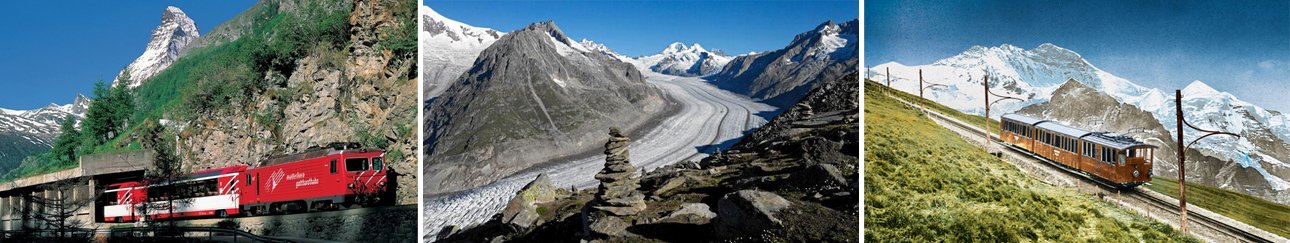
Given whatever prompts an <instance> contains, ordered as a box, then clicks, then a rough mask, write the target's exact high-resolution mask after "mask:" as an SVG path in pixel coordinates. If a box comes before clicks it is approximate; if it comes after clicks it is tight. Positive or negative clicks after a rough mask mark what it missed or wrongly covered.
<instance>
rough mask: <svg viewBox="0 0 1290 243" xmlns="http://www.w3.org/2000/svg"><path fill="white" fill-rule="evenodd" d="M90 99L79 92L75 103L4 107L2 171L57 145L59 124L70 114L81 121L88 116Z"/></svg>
mask: <svg viewBox="0 0 1290 243" xmlns="http://www.w3.org/2000/svg"><path fill="white" fill-rule="evenodd" d="M89 104H90V99H89V97H85V96H84V95H77V96H76V101H74V102H72V103H71V104H66V105H58V104H50V105H49V106H45V107H41V108H37V109H31V110H11V109H4V108H0V174H3V173H4V172H6V171H7V170H9V169H13V168H14V167H17V165H18V163H19V162H21V161H22V159H23V158H26V157H27V156H28V155H32V154H37V153H41V152H44V151H46V150H49V148H50V147H53V146H54V138H55V137H57V136H58V132H59V131H58V128H59V126H60V125H61V123H62V122H63V121H64V119H67V117H75V118H76V119H77V120H78V122H79V120H80V119H81V118H85V110H87V109H88V108H89Z"/></svg>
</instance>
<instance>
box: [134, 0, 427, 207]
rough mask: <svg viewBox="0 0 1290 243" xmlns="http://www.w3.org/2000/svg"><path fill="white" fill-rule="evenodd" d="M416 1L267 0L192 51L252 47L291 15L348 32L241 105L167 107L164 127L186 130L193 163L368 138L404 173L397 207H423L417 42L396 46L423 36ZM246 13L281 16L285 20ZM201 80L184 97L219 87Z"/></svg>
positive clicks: (274, 72) (263, 80)
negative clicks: (191, 109) (193, 109)
mask: <svg viewBox="0 0 1290 243" xmlns="http://www.w3.org/2000/svg"><path fill="white" fill-rule="evenodd" d="M416 6H417V5H416V2H415V1H390V0H384V1H376V0H373V1H365V0H357V1H342V2H331V1H307V0H281V1H274V0H268V1H262V2H260V3H257V4H256V5H255V6H254V7H252V8H251V9H248V10H246V12H244V13H242V14H241V15H239V17H237V18H234V19H233V20H230V22H228V23H225V24H223V25H221V26H222V27H223V32H222V33H226V34H223V35H208V36H207V37H204V38H203V40H204V41H205V42H204V43H207V46H204V47H201V48H202V49H199V50H193V52H192V53H203V54H202V55H208V54H211V53H210V52H211V51H234V50H235V49H234V50H230V49H228V48H226V45H241V46H243V47H245V48H250V47H247V45H249V44H248V43H252V44H258V43H256V42H249V40H253V39H246V38H248V37H254V38H259V37H260V36H263V35H277V36H283V35H282V34H280V33H283V32H285V33H290V32H291V31H293V28H294V27H291V26H274V25H267V23H280V22H288V20H291V19H296V20H292V21H302V22H324V23H326V24H335V26H329V28H332V27H335V28H343V29H344V30H343V32H329V33H332V34H335V35H338V36H337V39H327V40H326V41H325V42H324V43H317V44H315V43H310V46H308V47H305V48H300V49H299V50H300V52H299V54H298V55H299V56H300V57H299V58H298V59H294V60H288V61H289V62H283V63H285V64H284V65H283V67H281V68H271V69H268V70H265V71H264V72H263V73H260V74H256V75H255V76H257V78H256V79H257V80H255V83H257V84H267V85H265V86H262V87H259V88H257V89H247V90H245V91H243V92H246V93H243V94H240V95H243V96H239V97H240V99H229V100H228V102H231V103H232V104H227V105H226V106H225V107H222V108H210V109H208V110H206V111H205V112H203V113H202V114H184V113H185V112H167V113H164V115H162V119H163V121H169V122H164V123H163V124H170V125H169V126H170V128H171V129H172V131H177V132H176V133H177V135H178V136H179V141H178V143H179V146H178V147H179V148H180V150H179V151H177V152H178V153H179V155H180V156H181V157H182V159H183V162H184V166H185V168H191V169H204V168H214V167H221V166H228V165H235V164H249V165H256V164H257V163H258V162H260V161H264V160H265V159H267V158H272V157H276V156H281V155H286V154H291V153H296V152H300V151H303V150H305V149H308V148H309V147H313V146H321V145H326V144H328V143H331V142H360V143H363V144H364V146H372V147H378V148H382V149H384V150H385V151H386V154H385V156H386V160H387V161H389V165H390V168H392V170H393V171H394V172H396V173H398V176H397V177H396V183H397V189H396V193H397V203H399V204H415V203H416V195H417V194H416V191H417V189H416V188H417V187H416V185H417V181H416V180H417V177H418V175H419V174H418V173H415V171H416V168H417V162H416V156H415V151H416V150H417V144H418V143H417V142H416V141H415V140H416V139H415V138H416V133H415V131H416V130H415V127H416V120H415V119H416V106H417V104H418V103H420V102H419V101H418V98H417V89H418V87H419V86H418V85H417V82H416V81H415V79H414V76H415V75H414V73H415V70H416V58H415V56H416V53H415V41H411V43H413V44H412V45H413V47H412V48H402V49H395V48H393V47H389V46H387V45H392V44H391V43H393V42H392V41H391V39H393V38H398V37H400V36H415V30H416V27H415V25H414V24H413V23H414V22H415V19H416V15H415V14H416ZM246 16H273V18H276V20H277V21H274V20H275V19H269V18H266V19H256V18H250V20H248V19H245V17H246ZM284 18H285V19H284ZM241 21H247V22H241ZM278 21H280V22H278ZM329 21H338V22H329ZM320 24H321V23H320ZM282 25H286V24H282ZM231 33H240V34H231ZM206 38H216V39H206ZM413 38H414V37H413ZM193 55H196V54H193ZM203 57H204V56H203ZM181 61H191V62H192V63H189V64H187V65H193V66H203V65H211V63H212V62H208V61H207V60H198V58H185V59H184V60H181ZM250 61H252V62H267V61H265V60H250ZM237 65H242V64H237ZM235 68H238V67H231V69H235ZM167 71H173V69H172V70H167ZM163 75H164V74H163ZM195 79H196V80H193V79H182V80H179V81H178V83H182V84H181V86H180V87H181V89H183V90H185V92H181V94H182V95H192V94H193V93H198V94H200V92H193V91H200V90H201V89H205V88H206V87H210V86H211V85H217V84H211V83H210V82H212V81H210V80H204V79H201V78H195ZM153 85H163V84H162V83H153V82H150V83H145V84H143V85H142V86H140V88H143V89H154V88H155V87H151V86H153ZM215 87H218V86H215ZM190 92H191V93H190ZM179 99H184V97H180V98H179ZM180 111H188V110H180Z"/></svg>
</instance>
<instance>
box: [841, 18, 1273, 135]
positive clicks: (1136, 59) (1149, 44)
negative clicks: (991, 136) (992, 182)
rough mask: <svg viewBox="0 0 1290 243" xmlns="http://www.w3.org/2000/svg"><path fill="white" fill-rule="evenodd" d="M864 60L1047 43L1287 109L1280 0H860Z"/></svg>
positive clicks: (1156, 77)
mask: <svg viewBox="0 0 1290 243" xmlns="http://www.w3.org/2000/svg"><path fill="white" fill-rule="evenodd" d="M864 11H865V34H864V35H865V47H864V48H865V57H864V60H865V63H866V64H867V65H876V64H880V63H885V62H890V61H897V62H900V63H903V64H906V65H923V64H929V63H931V62H934V61H936V60H939V59H942V58H946V57H950V56H953V55H956V54H958V53H961V52H963V51H964V50H967V49H968V48H969V47H971V46H973V45H982V46H999V45H1001V44H1004V43H1008V44H1012V45H1015V46H1018V47H1021V48H1025V49H1032V48H1035V47H1037V46H1039V44H1042V43H1053V44H1056V45H1058V46H1061V47H1065V48H1067V49H1070V50H1072V51H1075V52H1078V53H1080V55H1082V56H1084V58H1085V59H1087V60H1088V61H1089V62H1090V63H1092V64H1093V65H1095V66H1097V67H1098V68H1101V69H1102V70H1106V71H1107V72H1110V73H1112V74H1115V75H1117V76H1120V77H1123V78H1126V79H1129V80H1132V81H1134V82H1136V83H1138V84H1140V85H1144V86H1147V87H1151V88H1159V89H1162V90H1165V91H1168V93H1172V90H1173V89H1181V88H1183V87H1185V86H1186V85H1187V84H1188V83H1190V82H1191V81H1192V80H1201V81H1203V82H1205V83H1207V84H1209V85H1210V86H1213V87H1214V88H1215V89H1218V90H1220V91H1225V92H1230V93H1233V94H1235V95H1237V97H1239V98H1241V99H1242V100H1245V101H1249V102H1252V103H1254V104H1256V105H1259V106H1263V107H1264V108H1268V109H1272V110H1278V111H1288V112H1290V99H1287V98H1286V97H1287V96H1286V94H1290V2H1287V1H869V2H866V3H865V10H864Z"/></svg>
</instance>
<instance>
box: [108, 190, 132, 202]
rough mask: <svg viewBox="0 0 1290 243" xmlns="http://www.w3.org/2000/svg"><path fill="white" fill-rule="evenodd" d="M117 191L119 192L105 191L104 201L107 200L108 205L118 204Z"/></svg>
mask: <svg viewBox="0 0 1290 243" xmlns="http://www.w3.org/2000/svg"><path fill="white" fill-rule="evenodd" d="M127 190H128V189H127ZM117 193H118V192H106V193H103V201H106V202H107V204H108V205H116V204H117V201H116V200H117Z"/></svg>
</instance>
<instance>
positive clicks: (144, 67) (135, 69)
mask: <svg viewBox="0 0 1290 243" xmlns="http://www.w3.org/2000/svg"><path fill="white" fill-rule="evenodd" d="M198 37H201V34H200V33H197V25H196V24H194V23H193V19H191V18H188V14H185V13H184V11H183V10H180V9H179V8H176V7H173V6H172V7H167V8H166V11H165V12H163V13H162V14H161V25H159V26H157V28H156V29H153V30H152V39H151V40H149V41H148V48H147V49H144V51H143V55H139V58H137V59H134V62H131V63H130V65H129V66H126V68H125V70H121V74H118V75H117V76H118V77H117V78H116V79H113V80H112V85H113V86H116V85H126V86H128V87H131V88H134V87H138V86H139V85H140V84H143V82H144V81H147V80H148V78H151V77H152V76H153V75H156V74H157V73H159V72H161V70H165V69H166V68H167V67H170V64H173V63H175V60H178V59H179V55H180V53H182V52H183V51H184V50H185V49H186V48H187V47H188V44H189V43H192V42H193V40H196V39H197V38H198ZM122 75H129V77H127V78H129V80H130V83H120V82H119V81H120V78H121V77H120V76H122Z"/></svg>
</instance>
